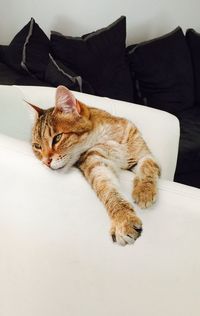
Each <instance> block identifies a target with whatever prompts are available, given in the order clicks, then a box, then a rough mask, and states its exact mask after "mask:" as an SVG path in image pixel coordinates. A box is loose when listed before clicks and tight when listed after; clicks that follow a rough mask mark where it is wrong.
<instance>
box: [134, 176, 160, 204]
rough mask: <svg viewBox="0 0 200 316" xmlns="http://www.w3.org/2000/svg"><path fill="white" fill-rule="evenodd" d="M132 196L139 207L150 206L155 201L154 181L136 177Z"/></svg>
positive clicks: (155, 187)
mask: <svg viewBox="0 0 200 316" xmlns="http://www.w3.org/2000/svg"><path fill="white" fill-rule="evenodd" d="M132 196H133V199H134V201H135V202H136V203H137V204H138V205H139V207H140V208H146V207H150V206H151V205H152V204H153V203H154V202H155V201H156V197H157V186H156V181H153V180H151V179H146V178H144V179H140V178H139V177H136V178H135V180H134V188H133V193H132Z"/></svg>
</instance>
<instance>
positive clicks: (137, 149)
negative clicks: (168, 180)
mask: <svg viewBox="0 0 200 316" xmlns="http://www.w3.org/2000/svg"><path fill="white" fill-rule="evenodd" d="M32 107H34V111H35V112H36V114H37V117H36V121H35V123H34V127H33V133H32V148H33V151H34V153H35V155H36V157H37V158H38V159H40V160H41V161H42V162H43V163H44V164H46V165H47V166H48V167H50V168H51V169H59V168H63V167H64V168H66V169H67V168H70V167H71V166H73V165H76V166H77V167H78V168H79V169H80V170H81V171H82V173H83V174H84V176H85V178H86V179H87V181H88V182H89V183H90V184H91V187H92V188H93V190H94V191H95V192H96V194H97V196H98V197H99V199H100V200H101V201H102V202H103V204H104V205H105V207H106V209H107V212H108V215H109V217H110V219H111V236H112V239H113V241H116V242H117V243H118V244H120V245H126V244H131V243H133V242H134V241H135V240H136V239H137V238H138V237H139V236H140V234H141V232H142V222H141V220H140V219H139V218H138V217H137V215H136V213H135V211H134V209H133V206H132V204H130V203H129V202H128V201H127V199H126V198H125V197H124V195H123V194H122V193H121V192H120V187H119V183H118V178H117V175H118V171H119V170H120V169H129V170H132V171H134V172H135V173H136V176H135V180H134V183H133V191H132V192H133V193H132V196H133V199H134V201H135V202H136V203H137V204H138V205H139V206H140V207H141V208H145V207H149V206H151V205H152V204H153V203H154V202H155V200H156V195H157V179H158V177H159V174H160V169H159V166H158V164H157V163H156V161H155V159H154V157H153V156H152V154H151V152H150V150H149V149H148V147H147V145H146V143H145V142H144V140H143V138H142V136H141V134H140V132H139V131H138V129H137V127H136V126H135V125H134V124H133V123H132V122H130V121H128V120H126V119H124V118H121V117H115V116H112V115H111V114H109V113H107V112H105V111H103V110H100V109H97V108H93V107H89V106H86V105H85V104H83V103H82V102H80V101H78V100H76V99H75V97H74V95H73V94H72V93H71V91H69V90H68V89H67V88H65V87H64V86H59V87H58V88H57V90H56V100H55V107H54V108H50V109H48V110H42V109H40V108H39V107H36V106H32Z"/></svg>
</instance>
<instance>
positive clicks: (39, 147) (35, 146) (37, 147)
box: [33, 143, 42, 150]
mask: <svg viewBox="0 0 200 316" xmlns="http://www.w3.org/2000/svg"><path fill="white" fill-rule="evenodd" d="M33 147H34V148H35V149H37V150H40V149H42V147H41V146H40V144H38V143H34V144H33Z"/></svg>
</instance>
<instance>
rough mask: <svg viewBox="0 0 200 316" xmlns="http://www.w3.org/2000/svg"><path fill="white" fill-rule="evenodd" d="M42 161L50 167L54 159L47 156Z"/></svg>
mask: <svg viewBox="0 0 200 316" xmlns="http://www.w3.org/2000/svg"><path fill="white" fill-rule="evenodd" d="M42 162H43V163H44V164H45V165H46V166H48V167H50V165H51V162H52V159H51V158H46V157H45V158H43V159H42Z"/></svg>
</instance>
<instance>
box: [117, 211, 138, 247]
mask: <svg viewBox="0 0 200 316" xmlns="http://www.w3.org/2000/svg"><path fill="white" fill-rule="evenodd" d="M141 233H142V222H141V220H140V219H139V218H138V217H137V216H136V215H135V214H134V213H132V212H131V214H130V213H128V214H125V215H124V217H123V218H120V219H118V220H115V221H113V222H112V227H111V237H112V240H113V242H116V243H117V244H119V245H121V246H126V245H127V244H129V245H130V244H133V243H134V242H135V241H136V239H137V238H138V237H140V235H141Z"/></svg>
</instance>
